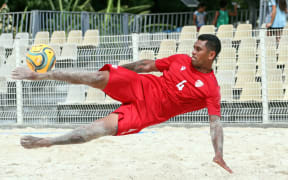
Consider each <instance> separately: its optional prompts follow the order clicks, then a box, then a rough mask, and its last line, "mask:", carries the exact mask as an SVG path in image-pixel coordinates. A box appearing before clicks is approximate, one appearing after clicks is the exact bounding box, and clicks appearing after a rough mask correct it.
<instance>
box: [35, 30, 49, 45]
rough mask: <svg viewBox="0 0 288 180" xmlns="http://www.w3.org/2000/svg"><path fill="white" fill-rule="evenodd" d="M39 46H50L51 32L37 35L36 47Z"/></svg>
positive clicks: (42, 32) (41, 32) (40, 32)
mask: <svg viewBox="0 0 288 180" xmlns="http://www.w3.org/2000/svg"><path fill="white" fill-rule="evenodd" d="M37 44H49V32H48V31H39V32H37V33H36V36H35V39H34V45H37Z"/></svg>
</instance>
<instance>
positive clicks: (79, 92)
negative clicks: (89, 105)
mask: <svg viewBox="0 0 288 180" xmlns="http://www.w3.org/2000/svg"><path fill="white" fill-rule="evenodd" d="M84 101H85V86H84V85H74V84H71V85H69V88H68V93H67V97H66V99H65V101H64V102H63V103H59V104H83V103H84Z"/></svg>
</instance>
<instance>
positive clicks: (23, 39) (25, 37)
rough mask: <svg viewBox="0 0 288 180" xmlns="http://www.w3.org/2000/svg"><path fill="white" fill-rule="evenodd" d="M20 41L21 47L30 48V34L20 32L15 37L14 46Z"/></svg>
mask: <svg viewBox="0 0 288 180" xmlns="http://www.w3.org/2000/svg"><path fill="white" fill-rule="evenodd" d="M16 41H18V42H19V44H20V45H21V46H24V47H25V46H26V47H28V46H29V45H30V42H29V41H30V39H29V33H28V32H19V33H17V34H16V36H15V41H14V43H13V46H14V47H15V44H16V43H15V42H16Z"/></svg>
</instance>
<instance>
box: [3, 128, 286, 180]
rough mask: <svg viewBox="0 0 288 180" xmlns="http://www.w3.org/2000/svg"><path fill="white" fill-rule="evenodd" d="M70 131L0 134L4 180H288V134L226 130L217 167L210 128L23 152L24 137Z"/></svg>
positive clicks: (29, 130) (150, 131) (155, 131)
mask: <svg viewBox="0 0 288 180" xmlns="http://www.w3.org/2000/svg"><path fill="white" fill-rule="evenodd" d="M70 130H71V129H34V128H25V129H0V143H1V148H0V179H1V180H6V179H21V180H22V179H27V180H34V179H45V180H46V179H53V180H58V179H59V180H72V179H75V180H76V179H77V180H79V179H80V180H90V179H91V180H92V179H93V180H98V179H99V180H127V179H128V180H132V179H133V180H154V179H155V180H158V179H160V180H162V179H163V180H178V179H179V180H193V179H196V180H202V179H213V180H214V179H223V180H224V179H225V180H226V179H239V180H250V179H251V180H255V179H259V180H265V179H267V180H271V179H277V180H279V179H283V180H287V179H288V143H287V142H288V140H287V139H288V129H284V128H283V129H282V128H266V129H265V128H235V127H233V128H232V127H226V128H224V133H225V134H224V141H225V142H224V159H225V161H226V163H227V164H228V165H229V166H230V168H231V169H232V170H233V171H234V173H233V174H229V173H227V172H226V171H225V170H224V169H222V168H221V167H219V166H218V165H216V164H215V163H213V162H212V159H213V156H214V151H213V147H212V144H211V138H210V133H209V127H197V128H183V127H168V126H167V127H158V128H148V129H144V130H143V131H142V133H139V134H134V135H128V136H120V137H112V136H110V137H102V138H100V139H97V140H93V141H91V142H88V143H85V144H78V145H65V146H53V147H50V148H40V149H24V148H22V146H21V145H20V144H19V139H20V137H21V136H23V135H25V134H31V135H35V136H38V137H44V136H57V135H61V134H63V133H65V132H67V131H70Z"/></svg>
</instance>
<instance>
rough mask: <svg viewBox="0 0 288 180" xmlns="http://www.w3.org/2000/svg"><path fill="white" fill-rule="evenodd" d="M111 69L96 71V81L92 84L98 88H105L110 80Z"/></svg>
mask: <svg viewBox="0 0 288 180" xmlns="http://www.w3.org/2000/svg"><path fill="white" fill-rule="evenodd" d="M109 74H110V73H109V71H97V72H95V77H94V78H95V79H94V80H95V81H94V83H92V84H91V86H92V87H95V88H98V89H102V90H103V89H105V87H106V85H107V84H108V81H109Z"/></svg>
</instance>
